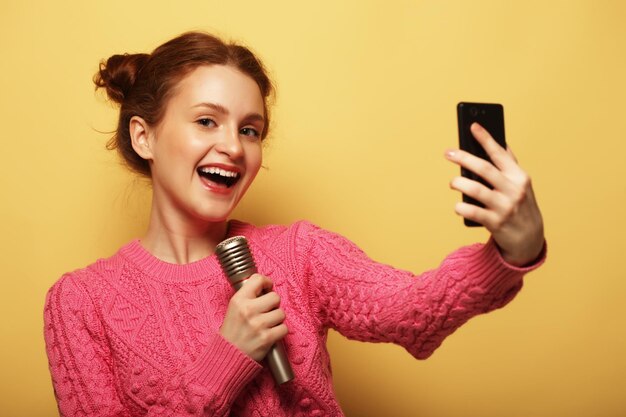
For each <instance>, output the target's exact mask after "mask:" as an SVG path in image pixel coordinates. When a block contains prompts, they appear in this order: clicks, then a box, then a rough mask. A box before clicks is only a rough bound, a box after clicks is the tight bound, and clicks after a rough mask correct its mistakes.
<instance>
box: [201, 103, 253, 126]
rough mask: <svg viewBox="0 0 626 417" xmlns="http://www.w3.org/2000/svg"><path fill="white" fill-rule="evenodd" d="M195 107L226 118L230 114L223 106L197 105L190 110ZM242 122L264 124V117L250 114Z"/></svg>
mask: <svg viewBox="0 0 626 417" xmlns="http://www.w3.org/2000/svg"><path fill="white" fill-rule="evenodd" d="M197 107H208V108H210V109H213V110H214V111H216V112H218V113H220V114H222V115H224V116H228V115H229V114H230V112H229V111H228V109H227V108H226V107H224V106H222V105H221V104H216V103H205V102H203V103H198V104H196V105H194V106H192V107H191V108H197ZM244 120H245V121H246V122H252V121H259V122H263V123H265V117H263V116H262V115H260V114H259V113H250V114H248V115H247V116H246V117H245V118H244Z"/></svg>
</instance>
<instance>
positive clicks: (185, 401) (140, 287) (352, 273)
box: [44, 221, 539, 417]
mask: <svg viewBox="0 0 626 417" xmlns="http://www.w3.org/2000/svg"><path fill="white" fill-rule="evenodd" d="M229 235H231V236H234V235H244V236H246V237H247V238H248V241H249V243H250V248H251V250H252V253H253V255H254V257H255V260H256V263H257V265H258V269H259V272H260V273H262V274H264V275H267V276H269V277H271V278H272V280H273V281H274V288H275V291H276V292H277V293H279V294H280V296H281V300H282V301H281V307H282V308H283V309H284V311H285V314H286V316H287V319H286V324H287V327H288V328H289V334H288V335H287V336H286V338H285V340H284V341H285V348H286V350H287V354H288V356H289V360H290V362H291V364H292V366H293V369H294V372H295V374H296V377H295V380H293V381H291V382H289V383H286V384H283V385H281V386H276V385H275V384H274V382H273V379H272V376H271V374H270V373H269V371H268V370H267V369H266V367H263V366H262V365H261V364H259V363H257V362H255V361H254V360H252V359H250V358H249V357H248V356H246V355H245V354H243V353H242V352H240V351H239V350H238V349H237V348H235V347H234V346H233V345H231V344H230V343H228V342H227V341H226V340H224V339H223V338H222V337H221V336H220V334H219V328H220V326H221V324H222V320H223V318H224V315H225V312H226V308H227V305H228V301H229V299H230V297H231V296H232V293H233V290H232V289H231V287H230V286H229V284H228V282H227V280H226V278H225V277H224V276H223V274H222V272H221V270H220V267H219V264H218V262H217V259H216V257H215V256H210V257H208V258H205V259H203V260H200V261H197V262H194V263H191V264H187V265H175V264H169V263H166V262H163V261H160V260H159V259H157V258H155V257H154V256H152V255H151V254H150V253H148V252H147V251H146V250H145V249H143V247H142V246H141V245H140V243H139V242H138V241H133V242H131V243H129V244H127V245H126V246H124V247H122V248H121V249H120V250H119V251H118V253H116V254H115V255H114V256H112V257H111V258H109V259H104V260H99V261H97V262H96V263H94V264H92V265H90V266H88V267H87V268H85V269H81V270H78V271H75V272H72V273H69V274H66V275H64V276H63V277H62V278H61V279H60V280H59V281H58V282H57V283H56V284H55V285H54V286H53V287H52V288H51V289H50V291H49V293H48V296H47V299H46V306H45V329H44V332H45V339H46V348H47V352H48V359H49V364H50V372H51V374H52V381H53V385H54V389H55V395H56V398H57V401H58V405H59V409H60V412H61V414H62V415H63V416H107V417H110V416H128V417H130V416H226V415H233V416H272V417H279V416H301V415H306V416H341V415H343V413H342V411H341V409H340V407H339V404H338V402H337V400H336V398H335V394H334V393H333V388H332V379H331V370H330V360H329V355H328V352H327V350H326V337H327V329H328V328H333V329H336V330H338V331H339V332H340V333H341V334H343V335H344V336H346V337H349V338H352V339H357V340H363V341H369V342H393V343H397V344H399V345H402V346H404V347H405V348H406V349H407V350H408V351H409V352H410V353H411V354H412V355H413V356H415V357H416V358H419V359H424V358H427V357H428V356H430V355H431V354H432V353H433V351H434V350H435V349H436V348H437V347H438V346H439V345H440V344H441V342H442V341H443V339H444V338H445V337H446V336H447V335H449V334H450V333H452V332H453V331H454V330H455V329H456V328H457V327H459V326H460V325H461V324H463V323H465V322H466V321H467V320H468V319H469V318H470V317H472V316H474V315H476V314H480V313H484V312H487V311H489V310H493V309H495V308H499V307H502V306H503V305H505V304H506V303H507V302H509V301H510V300H511V299H512V298H513V296H514V295H515V294H516V293H517V291H519V289H520V288H521V286H522V276H523V274H524V273H525V272H528V271H529V270H531V269H533V268H536V267H537V266H538V265H539V264H536V265H534V266H533V267H531V268H524V269H522V268H514V267H512V266H510V265H508V264H506V263H505V262H504V261H503V260H502V259H501V257H500V255H499V252H498V250H497V248H496V247H495V245H494V244H493V243H491V242H490V243H487V244H486V245H479V244H477V245H473V246H469V247H465V248H461V249H460V250H457V251H456V252H454V253H452V254H451V255H450V256H448V257H447V258H446V259H445V260H444V261H443V263H442V264H441V266H440V267H439V268H437V269H435V270H433V271H429V272H426V273H424V274H422V275H419V276H415V275H413V274H411V273H409V272H405V271H399V270H396V269H394V268H392V267H389V266H387V265H382V264H379V263H376V262H374V261H372V260H370V259H369V258H368V257H367V256H366V255H365V254H364V253H363V252H362V251H361V250H359V249H358V248H357V247H356V246H355V245H354V244H352V243H351V242H350V241H348V240H346V239H345V238H343V237H341V236H338V235H336V234H333V233H330V232H328V231H325V230H322V229H319V228H317V227H316V226H313V225H311V224H310V223H306V222H299V223H296V224H294V225H292V226H289V227H283V226H268V227H263V228H257V227H254V226H251V225H249V224H245V223H241V222H237V221H232V222H231V226H230V229H229Z"/></svg>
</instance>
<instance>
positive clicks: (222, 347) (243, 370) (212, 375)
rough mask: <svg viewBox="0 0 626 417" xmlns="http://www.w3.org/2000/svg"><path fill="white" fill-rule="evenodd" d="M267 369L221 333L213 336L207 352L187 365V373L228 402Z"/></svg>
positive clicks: (209, 341)
mask: <svg viewBox="0 0 626 417" xmlns="http://www.w3.org/2000/svg"><path fill="white" fill-rule="evenodd" d="M262 369H263V367H262V366H261V365H260V364H259V363H258V362H257V361H255V360H254V359H252V358H251V357H249V356H248V355H246V354H245V353H243V352H242V351H240V350H239V349H237V347H235V346H234V345H233V344H231V343H229V342H228V341H227V340H226V339H224V338H223V337H222V335H220V334H219V333H215V334H212V335H211V336H210V337H209V340H208V345H207V348H206V349H205V351H204V352H203V353H202V354H201V355H200V356H198V358H196V360H195V361H194V362H193V363H192V364H191V365H190V366H189V367H188V368H187V372H186V373H187V375H188V376H190V377H191V378H193V379H194V380H196V381H197V382H199V383H200V384H202V385H203V386H206V387H207V388H209V389H210V390H211V391H213V392H215V393H218V394H222V395H224V397H223V398H224V399H226V400H227V401H229V400H232V399H234V398H236V397H237V396H238V395H239V393H240V392H241V390H242V389H243V388H244V387H245V386H246V385H247V384H248V383H249V382H250V381H252V379H254V377H255V376H256V375H257V374H258V373H259V372H260V371H261V370H262Z"/></svg>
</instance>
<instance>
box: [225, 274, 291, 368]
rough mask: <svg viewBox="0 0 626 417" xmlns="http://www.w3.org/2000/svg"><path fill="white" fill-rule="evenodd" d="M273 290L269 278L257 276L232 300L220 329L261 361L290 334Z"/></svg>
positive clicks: (278, 298)
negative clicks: (279, 341) (275, 344)
mask: <svg viewBox="0 0 626 417" xmlns="http://www.w3.org/2000/svg"><path fill="white" fill-rule="evenodd" d="M271 289H272V281H271V280H270V279H269V278H268V277H265V276H263V275H259V274H253V275H252V276H251V277H250V278H249V279H248V280H246V281H245V283H244V284H243V286H242V287H241V288H240V289H239V291H237V292H236V293H235V294H234V295H233V297H232V298H231V300H230V302H229V304H228V309H227V311H226V316H225V317H224V322H223V323H222V326H221V328H220V333H221V334H222V336H223V337H224V338H225V339H226V340H228V341H229V342H231V343H232V344H233V345H235V346H236V347H237V348H239V349H240V350H241V351H242V352H244V353H246V354H247V355H248V356H250V357H252V358H253V359H254V360H257V361H260V360H261V359H263V358H264V357H265V355H266V354H267V352H268V350H269V349H270V348H271V346H273V345H274V343H276V342H277V341H278V340H280V339H282V338H283V337H285V336H286V335H287V331H288V329H287V326H286V325H285V324H284V320H285V313H284V311H283V310H281V309H280V308H279V306H280V296H279V295H278V294H277V293H275V292H273V291H271Z"/></svg>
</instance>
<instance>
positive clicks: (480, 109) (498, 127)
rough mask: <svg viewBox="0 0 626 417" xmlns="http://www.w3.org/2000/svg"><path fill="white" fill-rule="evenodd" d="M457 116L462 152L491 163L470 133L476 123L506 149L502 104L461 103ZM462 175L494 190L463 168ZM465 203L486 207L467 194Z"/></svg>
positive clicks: (465, 220) (470, 221)
mask: <svg viewBox="0 0 626 417" xmlns="http://www.w3.org/2000/svg"><path fill="white" fill-rule="evenodd" d="M456 114H457V121H458V127H459V146H460V148H461V149H462V150H464V151H467V152H469V153H471V154H474V155H476V156H478V157H480V158H483V159H486V160H487V161H489V162H491V159H490V158H489V156H487V153H486V152H485V150H484V149H483V147H482V146H480V144H479V143H478V141H477V140H476V139H475V138H474V135H472V132H471V131H470V126H471V125H472V123H474V122H477V123H478V124H480V125H481V126H482V127H484V128H485V129H486V130H487V131H488V132H489V133H490V134H491V136H492V137H493V138H494V139H495V140H496V142H498V143H499V144H500V146H502V147H503V148H506V139H505V137H504V108H503V107H502V104H497V103H467V102H461V103H459V104H457V106H456ZM461 175H462V176H464V177H466V178H469V179H471V180H474V181H479V182H481V183H482V184H485V185H486V186H487V187H489V188H493V187H492V186H491V184H489V183H488V182H487V181H485V180H484V179H482V178H481V177H479V176H478V175H476V174H474V173H473V172H471V171H469V170H467V169H465V168H461ZM463 201H464V202H466V203H470V204H475V205H477V206H480V207H484V205H483V204H482V203H480V202H478V201H476V200H475V199H473V198H472V197H469V196H467V195H465V194H463ZM464 223H465V225H466V226H470V227H475V226H482V225H481V224H480V223H477V222H474V221H472V220H468V219H464Z"/></svg>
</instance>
